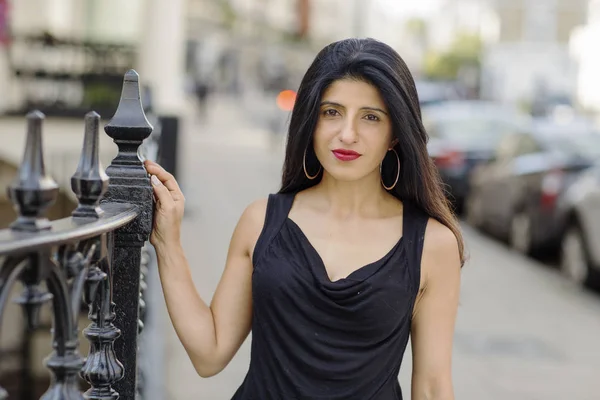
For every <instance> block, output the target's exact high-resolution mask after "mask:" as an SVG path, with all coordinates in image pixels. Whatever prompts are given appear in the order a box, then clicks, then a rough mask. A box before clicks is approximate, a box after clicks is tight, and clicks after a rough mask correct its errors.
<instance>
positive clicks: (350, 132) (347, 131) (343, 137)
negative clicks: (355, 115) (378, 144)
mask: <svg viewBox="0 0 600 400" xmlns="http://www.w3.org/2000/svg"><path fill="white" fill-rule="evenodd" d="M357 138H358V132H357V130H356V125H355V123H354V121H353V120H352V119H349V120H348V121H347V122H346V123H345V124H344V126H343V128H342V131H341V132H340V141H341V142H342V143H346V144H352V143H356V140H357Z"/></svg>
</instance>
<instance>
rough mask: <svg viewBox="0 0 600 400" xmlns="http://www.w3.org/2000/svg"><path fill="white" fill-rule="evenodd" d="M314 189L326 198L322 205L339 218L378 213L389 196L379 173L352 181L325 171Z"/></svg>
mask: <svg viewBox="0 0 600 400" xmlns="http://www.w3.org/2000/svg"><path fill="white" fill-rule="evenodd" d="M313 190H314V191H315V192H317V193H319V194H320V195H321V196H322V199H323V200H324V201H323V203H321V204H320V206H321V207H323V208H326V209H328V211H329V212H331V213H332V214H334V215H335V216H336V217H339V218H347V217H349V216H351V215H354V216H374V215H378V214H379V213H380V211H381V205H382V202H384V201H386V200H388V197H389V194H388V193H387V192H386V191H385V189H384V188H383V187H382V186H381V181H380V178H379V174H378V173H373V174H369V175H367V176H365V177H364V178H362V179H360V180H356V181H351V182H348V181H340V180H337V179H335V178H333V177H332V176H331V175H329V174H327V173H324V174H323V178H322V179H321V182H319V184H318V185H316V186H315V187H314V188H313ZM321 207H320V208H321Z"/></svg>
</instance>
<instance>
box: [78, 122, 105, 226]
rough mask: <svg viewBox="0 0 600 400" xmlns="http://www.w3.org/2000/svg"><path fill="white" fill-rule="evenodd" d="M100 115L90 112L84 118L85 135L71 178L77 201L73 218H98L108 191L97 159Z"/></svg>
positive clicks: (103, 173) (102, 169)
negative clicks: (101, 201)
mask: <svg viewBox="0 0 600 400" xmlns="http://www.w3.org/2000/svg"><path fill="white" fill-rule="evenodd" d="M99 127H100V115H98V113H96V112H94V111H92V112H89V113H87V114H86V116H85V133H84V139H83V149H82V150H81V157H80V158H79V165H78V166H77V170H76V171H75V174H73V176H72V177H71V188H72V189H73V192H74V193H75V194H76V195H77V198H78V199H79V205H78V206H77V208H76V209H75V210H74V211H73V213H72V215H73V217H77V218H99V217H100V216H101V215H102V213H103V211H102V209H101V208H100V206H99V202H100V200H101V199H102V196H103V195H104V193H106V190H107V189H108V175H106V173H105V172H104V168H103V167H102V164H101V163H100V159H99V154H98V153H99V145H98V142H99V137H98V130H99Z"/></svg>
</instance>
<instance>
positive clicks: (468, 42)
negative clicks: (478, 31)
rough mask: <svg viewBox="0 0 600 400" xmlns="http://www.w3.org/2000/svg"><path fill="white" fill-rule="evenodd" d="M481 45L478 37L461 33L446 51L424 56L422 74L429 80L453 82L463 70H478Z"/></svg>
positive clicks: (431, 52) (429, 53) (432, 52)
mask: <svg viewBox="0 0 600 400" xmlns="http://www.w3.org/2000/svg"><path fill="white" fill-rule="evenodd" d="M481 50H482V43H481V39H480V38H479V36H477V35H474V34H470V33H461V34H459V35H457V36H456V38H455V39H454V41H453V42H452V45H451V46H450V48H449V49H448V50H446V51H442V52H439V51H430V52H428V53H427V54H426V55H425V60H424V72H425V75H426V76H427V77H428V78H430V79H442V80H455V79H457V78H458V77H459V74H460V71H461V70H462V69H464V68H470V69H476V70H479V67H480V57H481Z"/></svg>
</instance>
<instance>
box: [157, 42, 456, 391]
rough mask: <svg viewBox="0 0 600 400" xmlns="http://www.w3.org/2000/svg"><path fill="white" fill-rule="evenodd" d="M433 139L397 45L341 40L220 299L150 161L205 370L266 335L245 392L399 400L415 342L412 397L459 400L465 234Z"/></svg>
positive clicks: (178, 301) (185, 324)
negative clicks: (204, 289)
mask: <svg viewBox="0 0 600 400" xmlns="http://www.w3.org/2000/svg"><path fill="white" fill-rule="evenodd" d="M426 143H427V134H426V132H425V130H424V128H423V125H422V123H421V114H420V109H419V102H418V98H417V93H416V89H415V85H414V82H413V79H412V77H411V74H410V72H409V70H408V68H407V66H406V64H405V63H404V61H403V60H402V59H401V58H400V56H399V55H398V54H397V53H396V52H395V51H394V50H393V49H392V48H391V47H389V46H387V45H386V44H384V43H381V42H378V41H376V40H373V39H347V40H343V41H339V42H336V43H332V44H331V45H329V46H327V47H325V48H324V49H323V50H322V51H321V52H320V53H319V54H318V56H317V57H316V59H315V60H314V62H313V63H312V65H311V66H310V68H309V69H308V71H307V73H306V75H305V76H304V79H303V81H302V83H301V85H300V88H299V90H298V94H297V100H296V103H295V106H294V109H293V112H292V117H291V123H290V127H289V132H288V142H287V148H286V157H285V163H284V168H283V177H282V187H281V189H280V190H279V192H278V193H276V194H271V195H269V197H268V199H264V200H258V201H256V202H254V203H253V204H251V205H249V206H248V208H247V209H246V210H245V211H244V213H243V215H242V216H241V218H240V221H239V223H238V225H237V227H236V228H235V231H234V233H233V237H232V240H231V244H230V249H229V254H228V258H227V263H226V266H225V270H224V272H223V276H222V279H221V282H220V283H219V285H218V287H217V289H216V292H215V295H214V298H213V300H212V303H211V304H210V305H208V304H207V303H205V302H204V301H203V300H202V299H201V298H200V296H199V295H198V292H197V291H196V289H195V287H194V285H193V283H192V279H191V273H190V269H189V266H188V262H187V260H186V258H185V255H184V252H183V250H182V248H181V244H180V224H181V218H182V215H183V210H184V197H183V195H182V193H181V191H180V189H179V187H178V185H177V182H176V181H175V180H174V179H173V177H172V176H170V175H169V174H168V173H166V172H165V171H164V170H163V169H162V168H161V167H160V166H159V165H157V164H154V163H151V162H146V168H147V170H148V172H149V173H150V174H151V175H152V182H153V185H154V191H155V194H156V197H157V207H156V215H155V220H154V221H155V225H154V230H153V232H152V236H151V242H152V244H153V245H154V247H155V248H156V252H157V256H158V265H159V271H160V276H161V281H162V285H163V289H164V295H165V299H166V303H167V306H168V310H169V314H170V316H171V320H172V322H173V325H174V327H175V329H176V331H177V333H178V335H179V338H180V340H181V342H182V343H183V345H184V347H185V349H186V350H187V352H188V355H189V357H190V359H191V361H192V363H193V364H194V366H195V368H196V370H197V371H198V373H199V375H201V376H203V377H208V376H212V375H215V374H218V373H219V372H220V371H222V370H223V369H224V368H225V367H226V366H227V364H228V363H229V362H230V361H231V359H232V358H233V356H234V355H235V354H236V352H237V351H238V349H239V347H240V346H241V344H242V342H243V341H244V340H245V339H246V337H247V336H248V334H249V332H250V330H252V357H251V363H250V367H249V371H248V374H247V376H246V379H245V380H244V382H243V383H242V385H241V386H240V387H239V389H238V391H237V392H236V394H235V395H234V397H233V399H236V400H249V399H261V400H269V399H273V400H281V399H328V400H336V399H339V400H352V399H356V400H367V399H380V400H392V399H396V400H397V399H402V393H401V389H400V386H399V383H398V372H399V370H400V364H401V362H402V358H403V355H404V351H405V349H406V346H407V343H408V338H409V334H411V335H412V351H413V379H412V385H413V387H412V399H413V400H425V399H428V400H442V399H443V400H451V399H454V394H453V387H452V380H451V354H452V337H453V331H454V323H455V318H456V312H457V305H458V296H459V286H460V268H461V266H462V264H463V260H464V256H463V241H462V236H461V233H460V230H459V226H458V223H457V221H456V220H455V218H454V217H453V215H452V214H451V212H450V209H449V206H448V204H447V202H446V199H445V196H444V193H443V190H442V187H441V185H440V181H439V177H438V174H437V172H436V169H435V167H434V165H433V164H432V163H431V162H430V159H429V156H428V153H427V147H426ZM226 184H228V185H238V184H239V183H238V182H226ZM240 190H242V189H241V187H240Z"/></svg>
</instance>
